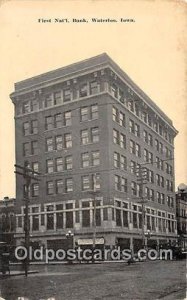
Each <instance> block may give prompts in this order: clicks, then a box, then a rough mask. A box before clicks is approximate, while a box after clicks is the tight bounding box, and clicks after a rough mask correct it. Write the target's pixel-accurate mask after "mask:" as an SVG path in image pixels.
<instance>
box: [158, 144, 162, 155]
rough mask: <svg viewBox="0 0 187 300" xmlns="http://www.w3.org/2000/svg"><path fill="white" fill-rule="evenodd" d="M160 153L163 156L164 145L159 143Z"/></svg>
mask: <svg viewBox="0 0 187 300" xmlns="http://www.w3.org/2000/svg"><path fill="white" fill-rule="evenodd" d="M159 152H160V153H161V154H163V144H162V143H159Z"/></svg>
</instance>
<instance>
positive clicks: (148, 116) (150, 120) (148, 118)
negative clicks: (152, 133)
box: [147, 114, 152, 127]
mask: <svg viewBox="0 0 187 300" xmlns="http://www.w3.org/2000/svg"><path fill="white" fill-rule="evenodd" d="M147 122H148V125H149V126H150V127H152V119H151V116H150V115H149V114H148V115H147Z"/></svg>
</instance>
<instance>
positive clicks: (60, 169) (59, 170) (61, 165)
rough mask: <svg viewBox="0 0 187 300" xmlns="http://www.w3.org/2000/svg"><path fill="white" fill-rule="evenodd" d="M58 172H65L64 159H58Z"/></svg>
mask: <svg viewBox="0 0 187 300" xmlns="http://www.w3.org/2000/svg"><path fill="white" fill-rule="evenodd" d="M56 171H57V172H62V171H63V159H62V157H58V158H56Z"/></svg>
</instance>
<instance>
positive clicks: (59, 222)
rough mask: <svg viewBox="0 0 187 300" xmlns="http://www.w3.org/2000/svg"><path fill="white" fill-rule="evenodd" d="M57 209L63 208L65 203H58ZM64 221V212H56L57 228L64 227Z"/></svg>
mask: <svg viewBox="0 0 187 300" xmlns="http://www.w3.org/2000/svg"><path fill="white" fill-rule="evenodd" d="M60 206H62V207H60ZM58 207H59V208H58ZM56 210H63V205H61V204H59V205H56ZM63 222H64V218H63V212H57V213H56V228H57V229H61V228H63V227H64V226H63V225H64V224H63Z"/></svg>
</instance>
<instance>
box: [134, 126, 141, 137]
mask: <svg viewBox="0 0 187 300" xmlns="http://www.w3.org/2000/svg"><path fill="white" fill-rule="evenodd" d="M134 134H135V136H138V137H139V136H140V126H139V125H138V124H136V123H135V125H134Z"/></svg>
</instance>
